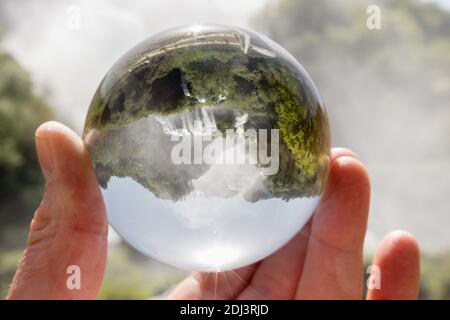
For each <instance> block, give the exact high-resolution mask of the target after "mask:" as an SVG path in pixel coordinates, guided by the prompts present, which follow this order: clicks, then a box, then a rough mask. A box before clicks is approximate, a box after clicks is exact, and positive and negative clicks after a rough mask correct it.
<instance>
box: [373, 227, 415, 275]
mask: <svg viewBox="0 0 450 320" xmlns="http://www.w3.org/2000/svg"><path fill="white" fill-rule="evenodd" d="M375 259H376V260H378V262H380V263H384V264H386V265H387V266H388V267H389V268H395V269H396V270H400V269H402V268H405V269H408V271H411V270H412V269H411V267H412V266H414V267H417V270H416V268H414V271H417V273H418V267H419V261H420V248H419V244H418V242H417V240H416V238H415V237H414V236H413V235H412V234H411V233H409V232H406V231H403V230H395V231H392V232H390V233H388V234H387V235H386V236H385V237H384V238H383V240H382V241H381V243H380V246H379V248H378V250H377V252H376V255H375ZM375 262H376V261H375ZM411 274H413V273H411Z"/></svg>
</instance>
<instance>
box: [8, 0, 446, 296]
mask: <svg viewBox="0 0 450 320" xmlns="http://www.w3.org/2000/svg"><path fill="white" fill-rule="evenodd" d="M369 5H377V6H378V7H379V8H380V10H381V11H380V13H381V29H374V30H370V28H368V27H367V24H366V22H367V19H368V18H369V16H370V15H369V14H368V13H367V11H366V10H367V8H368V6H369ZM200 22H214V23H222V24H231V25H237V26H241V27H244V28H250V29H253V30H256V31H259V32H261V33H263V34H265V35H267V36H269V37H270V38H272V39H274V40H275V41H277V42H278V43H280V44H281V45H282V46H284V47H285V48H286V49H288V51H290V52H291V53H292V54H293V55H294V56H295V57H296V58H297V59H298V60H299V61H300V63H301V64H302V65H303V66H304V67H305V68H306V70H308V72H309V73H310V75H311V76H312V78H313V80H314V81H315V83H316V85H317V86H318V88H319V90H320V92H321V94H322V97H323V99H324V101H325V104H326V105H327V110H328V113H329V118H330V122H331V127H332V138H333V146H342V147H348V148H350V149H352V150H354V151H355V152H356V153H357V154H358V155H359V156H360V158H361V159H362V161H363V162H364V163H365V164H366V165H367V167H368V170H369V173H370V176H371V179H372V202H371V209H370V210H371V214H370V221H369V229H368V232H367V237H366V242H365V246H366V254H367V261H370V256H371V255H372V254H373V252H374V249H375V247H376V246H377V244H378V242H379V241H380V240H381V238H382V237H383V235H384V234H385V233H387V232H389V231H391V230H393V229H397V228H401V229H404V230H407V231H409V232H412V233H413V234H414V235H415V236H416V237H417V238H418V240H419V243H420V245H421V249H422V285H421V292H420V298H422V299H450V0H434V1H432V0H428V1H424V0H380V1H375V0H370V1H366V0H246V1H242V0H209V1H206V0H152V1H145V0H132V1H126V2H124V1H119V0H110V1H107V0H97V1H88V0H84V1H83V0H63V1H61V0H34V1H33V0H23V1H13V0H0V297H1V298H4V297H5V295H6V292H7V289H8V285H9V283H10V281H11V279H12V276H13V275H14V272H15V268H16V266H17V263H18V259H19V257H20V254H21V252H22V250H23V248H24V246H25V244H26V236H27V230H28V226H29V223H30V221H31V218H32V216H33V213H34V210H35V208H36V207H37V206H38V204H39V202H40V197H41V194H42V187H43V179H42V177H41V174H40V170H39V166H38V164H37V159H36V155H35V149H34V130H35V129H36V128H37V126H38V125H39V124H40V123H42V122H43V121H46V120H49V119H54V120H58V121H61V122H64V123H65V124H67V125H68V126H70V127H72V128H73V129H74V130H76V131H77V132H78V133H81V131H82V128H83V122H84V117H85V114H86V112H87V108H88V106H89V103H90V99H91V98H92V96H93V94H94V91H95V89H96V87H97V85H98V84H99V83H100V81H101V79H102V77H103V76H104V74H105V73H106V71H107V70H108V68H109V67H110V66H111V65H112V64H113V63H114V62H115V61H116V60H117V59H118V58H119V57H120V56H121V55H122V54H123V53H125V52H126V51H127V50H128V49H130V48H131V47H133V46H134V45H135V44H137V43H139V42H140V41H142V40H143V39H145V38H147V37H148V36H150V35H152V34H154V33H156V32H159V31H162V30H164V29H166V28H170V27H173V26H177V25H184V24H194V23H200ZM109 246H110V248H109V253H108V255H109V257H108V263H107V271H106V276H105V281H104V283H103V286H102V289H101V293H100V297H99V298H103V299H118V298H123V299H134V298H141V299H145V298H149V297H154V296H157V295H160V294H162V293H164V292H165V291H166V290H167V289H168V288H170V287H171V286H173V285H174V284H175V283H177V282H178V281H179V280H180V279H181V278H182V277H183V276H184V275H185V272H183V271H180V270H177V269H174V268H171V267H168V266H166V265H162V264H160V263H158V262H155V261H153V260H151V259H149V258H147V257H144V256H142V255H140V254H139V253H137V252H136V251H134V250H133V249H132V248H130V247H129V246H127V245H126V244H125V243H123V242H122V241H121V239H120V238H119V237H118V236H117V235H116V234H115V233H114V232H110V238H109ZM366 276H367V275H366Z"/></svg>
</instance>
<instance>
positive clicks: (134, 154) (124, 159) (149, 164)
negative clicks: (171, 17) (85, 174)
mask: <svg viewBox="0 0 450 320" xmlns="http://www.w3.org/2000/svg"><path fill="white" fill-rule="evenodd" d="M83 137H84V141H85V144H86V146H87V149H88V152H89V154H90V157H91V160H92V162H93V167H94V169H95V172H96V175H97V179H98V182H99V184H100V186H101V190H102V193H103V196H104V199H105V203H106V207H107V212H108V219H109V222H110V223H111V225H112V226H113V228H114V229H115V230H116V231H117V232H118V233H119V234H120V235H121V236H122V237H123V238H124V239H125V240H126V241H127V242H128V243H129V244H131V245H132V246H133V247H135V248H136V249H138V250H140V251H141V252H143V253H145V254H147V255H149V256H151V257H154V258H156V259H158V260H160V261H162V262H165V263H168V264H170V265H173V266H176V267H179V268H182V269H187V270H197V271H217V270H228V269H234V268H238V267H242V266H245V265H248V264H251V263H253V262H256V261H258V260H260V259H262V258H264V257H266V256H268V255H270V254H271V253H273V252H275V251H276V250H277V249H279V248H280V247H282V246H283V244H285V243H286V242H288V241H289V240H290V239H291V238H292V237H293V236H294V235H295V234H296V233H297V232H298V231H299V230H300V229H301V228H302V227H303V225H304V224H305V223H306V222H307V220H308V219H309V218H310V216H311V214H312V212H313V211H314V209H315V207H316V205H317V204H318V202H319V200H320V197H321V195H322V193H323V190H324V187H325V184H326V180H327V174H328V167H329V148H330V134H329V126H328V120H327V116H326V112H325V109H324V106H323V103H322V100H321V98H320V96H319V93H318V91H317V89H316V87H315V85H314V83H313V82H312V80H311V79H310V77H309V76H308V74H307V73H306V71H305V70H304V69H303V67H302V66H301V65H300V64H299V63H298V62H297V61H296V60H295V59H294V58H293V57H292V56H291V55H290V54H289V53H288V52H287V51H286V50H284V49H283V48H281V47H280V46H279V45H277V44H276V43H274V42H273V41H271V40H270V39H268V38H266V37H264V36H262V35H260V34H258V33H255V32H251V31H247V30H244V29H241V28H235V27H228V26H218V25H200V26H192V27H186V28H177V29H172V30H169V31H166V32H163V33H160V34H158V35H156V36H153V37H150V38H149V39H147V40H145V41H144V42H142V43H141V44H139V45H138V46H136V47H135V48H133V49H131V50H130V51H129V52H128V53H127V54H125V55H124V56H123V57H121V58H120V59H119V61H117V62H116V63H115V64H114V66H113V67H112V68H111V69H110V70H109V71H108V73H107V74H106V76H105V77H104V79H103V80H102V82H101V83H100V85H99V87H98V89H97V91H96V93H95V96H94V98H93V99H92V102H91V105H90V108H89V112H88V114H87V118H86V123H85V129H84V135H83Z"/></svg>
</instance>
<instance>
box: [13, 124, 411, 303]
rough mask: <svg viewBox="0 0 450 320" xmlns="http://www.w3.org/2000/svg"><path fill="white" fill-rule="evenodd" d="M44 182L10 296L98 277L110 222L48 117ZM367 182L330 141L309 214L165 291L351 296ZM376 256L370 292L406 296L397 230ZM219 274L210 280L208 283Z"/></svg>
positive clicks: (90, 283) (78, 157)
mask: <svg viewBox="0 0 450 320" xmlns="http://www.w3.org/2000/svg"><path fill="white" fill-rule="evenodd" d="M36 148H37V152H38V157H39V162H40V164H41V168H42V172H43V175H44V177H45V179H46V186H45V191H44V196H43V201H42V202H41V204H40V206H39V208H38V209H37V210H36V213H35V216H34V218H33V221H32V223H31V226H30V233H29V237H28V246H27V248H26V249H25V251H24V253H23V256H22V259H21V260H20V263H19V267H18V269H17V272H16V275H15V277H14V279H13V282H12V284H11V288H10V291H9V294H8V298H9V299H94V298H96V296H97V293H98V291H99V288H100V285H101V281H102V278H103V273H104V268H105V261H106V250H107V232H108V222H107V218H106V213H105V206H104V203H103V199H102V196H101V192H100V189H99V187H98V183H97V180H96V178H95V173H94V171H93V169H92V166H91V163H90V160H89V156H88V154H87V151H86V149H85V147H84V144H83V142H82V140H81V139H80V138H79V137H78V136H77V135H76V134H75V133H74V132H73V131H72V130H70V129H68V128H67V127H65V126H63V125H62V124H59V123H56V122H48V123H45V124H43V125H42V126H40V127H39V128H38V130H37V131H36ZM369 197H370V187H369V179H368V176H367V173H366V171H365V169H364V167H363V165H362V164H361V162H360V161H359V160H357V158H356V156H355V155H354V154H353V153H352V152H351V151H348V150H345V149H333V150H332V157H331V169H330V179H329V183H328V186H327V190H326V192H325V195H324V197H323V200H322V202H321V205H320V206H319V208H318V209H317V210H316V212H315V214H314V216H313V218H312V219H311V221H310V222H309V223H308V224H307V226H305V227H304V228H303V230H302V231H301V232H300V233H299V234H298V235H297V236H296V237H295V238H294V239H292V240H291V241H290V242H289V243H288V244H286V245H285V246H284V247H283V248H281V249H280V250H279V251H277V252H276V253H274V254H272V255H271V256H269V257H267V258H266V259H264V260H262V261H261V262H259V263H256V264H254V265H252V266H248V267H244V268H241V269H238V270H234V271H227V272H221V273H218V274H217V275H215V274H208V273H194V274H193V275H192V276H190V277H188V278H187V279H186V280H184V281H183V282H182V283H181V284H180V285H179V286H178V287H177V288H176V289H175V290H174V291H173V292H172V293H171V294H170V296H169V297H170V298H173V299H208V298H209V299H213V298H218V299H233V298H240V299H263V298H264V299H294V298H295V299H348V298H350V299H359V298H361V290H362V282H363V277H362V267H363V265H362V262H363V255H362V248H363V240H364V236H365V231H366V225H367V214H368V208H369ZM374 264H375V265H377V266H379V267H380V269H381V289H376V290H370V291H369V292H368V298H369V299H385V298H393V299H413V298H416V296H417V292H418V287H419V250H418V246H417V243H416V241H415V239H414V238H413V237H412V236H410V235H409V234H407V233H404V232H394V233H391V234H389V235H388V236H386V237H385V238H384V240H383V241H382V243H381V245H380V247H379V248H378V250H377V252H376V255H375V258H374ZM69 265H76V266H78V267H79V268H80V270H81V271H82V285H81V289H79V290H70V289H68V288H67V286H66V281H67V277H68V274H67V273H66V269H67V267H68V266H69ZM216 280H217V281H216Z"/></svg>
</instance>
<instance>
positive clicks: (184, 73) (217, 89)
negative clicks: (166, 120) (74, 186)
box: [85, 30, 329, 201]
mask: <svg viewBox="0 0 450 320" xmlns="http://www.w3.org/2000/svg"><path fill="white" fill-rule="evenodd" d="M205 34H206V35H207V36H208V37H209V38H214V39H216V40H215V41H216V42H215V43H214V44H206V43H202V44H201V45H198V43H196V42H195V41H197V40H196V39H194V38H190V37H186V39H183V44H184V46H183V47H177V42H180V39H178V38H175V39H174V41H173V43H168V42H167V40H166V41H165V45H166V50H160V49H156V50H159V51H156V53H155V51H145V50H144V51H143V52H142V53H141V56H139V55H137V54H134V55H131V57H130V55H129V56H127V57H126V58H125V60H126V59H129V60H130V61H128V60H126V61H119V63H118V65H119V66H121V68H122V69H120V68H118V67H115V68H113V70H112V71H111V72H110V73H109V74H108V75H107V76H106V78H105V79H104V81H103V82H102V84H101V85H100V87H99V89H98V90H97V93H96V96H95V97H94V99H93V102H92V104H91V107H90V111H89V114H88V118H87V123H86V128H85V135H89V133H90V132H95V138H92V139H91V138H89V139H88V143H87V145H88V148H89V151H90V154H91V158H92V159H93V161H94V163H95V166H96V172H97V177H98V179H99V181H100V183H101V184H102V186H103V187H106V186H107V183H108V181H109V178H110V177H111V176H118V177H127V176H128V177H132V178H133V179H134V180H136V181H137V182H139V183H140V184H141V185H143V186H144V187H146V188H148V189H149V190H151V191H152V192H153V193H154V194H155V195H156V196H158V197H160V198H164V199H173V200H178V199H180V198H182V197H183V196H184V195H186V194H188V193H189V192H190V191H191V190H192V182H191V181H192V179H197V178H199V176H200V175H201V174H203V173H204V172H205V171H206V170H207V167H205V166H203V167H201V168H200V169H199V170H196V171H195V172H192V173H190V172H189V171H188V169H187V168H184V169H182V170H183V173H184V174H180V173H181V170H180V169H179V168H178V167H177V166H176V165H172V166H171V167H170V169H168V170H164V169H162V168H161V167H158V166H156V165H155V164H154V163H149V161H148V159H145V157H139V154H140V153H142V151H143V150H142V149H144V150H145V148H146V147H145V145H146V142H148V141H149V140H151V141H153V143H155V140H158V143H159V145H160V146H161V148H162V149H163V150H161V152H159V154H161V153H163V152H166V153H167V157H166V158H167V161H166V162H170V158H169V157H168V155H169V154H170V149H167V150H164V149H165V148H164V145H165V144H170V141H169V138H168V137H163V136H161V133H160V132H162V129H161V128H160V125H159V124H158V123H153V122H151V121H150V120H148V122H147V125H151V126H155V127H157V128H154V129H153V130H152V129H146V128H142V127H145V126H142V125H141V124H139V123H138V122H139V121H140V120H142V119H145V118H147V117H148V116H152V117H154V116H157V117H169V116H173V115H175V114H178V115H179V114H181V113H183V112H185V111H189V112H194V110H195V108H196V107H197V108H198V107H203V106H208V107H213V109H212V112H213V116H214V120H215V123H217V126H218V128H220V129H229V128H233V126H234V122H235V119H236V116H237V115H240V114H244V113H245V114H247V115H248V120H247V123H246V124H245V128H246V129H248V128H251V129H256V130H258V129H272V128H278V129H279V130H280V137H281V148H280V149H281V154H280V158H281V159H280V162H282V163H283V165H282V166H281V170H280V171H279V173H278V174H276V175H274V176H270V177H268V178H267V179H266V182H265V183H266V188H267V190H268V191H269V192H270V194H271V195H272V196H274V197H280V198H283V199H286V200H288V199H290V198H295V197H300V196H312V195H317V194H319V193H320V192H321V190H322V189H323V183H324V181H325V175H326V173H327V166H328V162H327V155H328V149H329V131H328V130H329V129H328V123H327V119H326V114H325V112H324V111H323V109H322V106H320V103H319V101H318V97H316V96H315V95H314V92H313V90H312V88H309V87H307V86H306V84H305V82H306V80H305V75H304V74H303V73H302V71H300V70H299V69H298V68H297V66H295V65H293V64H292V63H291V62H289V61H288V60H285V59H284V58H283V57H282V56H280V57H276V58H274V57H271V56H266V55H264V54H262V53H260V52H259V51H258V50H256V49H252V48H251V49H249V51H248V52H247V53H244V52H243V50H242V48H241V47H240V46H239V44H238V42H237V40H236V37H237V36H236V34H235V33H234V32H231V31H229V30H226V31H222V32H220V33H218V34H217V35H215V34H214V33H205ZM224 39H225V40H224ZM250 39H251V40H250V43H252V45H263V46H264V44H260V43H259V40H257V39H256V37H255V39H254V38H252V37H251V38H250ZM217 41H219V42H220V43H219V44H218V43H217ZM252 41H254V42H252ZM186 43H189V46H187V45H186ZM145 46H150V47H151V48H154V47H155V44H153V43H148V44H146V45H144V46H141V47H140V48H141V50H142V47H145ZM167 48H170V49H167ZM264 49H265V50H267V51H269V50H271V48H264ZM153 50H155V49H153ZM280 54H281V53H279V52H277V55H280ZM281 55H282V54H281ZM148 56H151V58H147V57H148ZM136 61H137V62H136ZM105 83H107V84H108V89H109V90H106V89H105ZM133 126H138V127H140V128H141V130H144V132H139V131H137V130H134V129H133V128H132V127H133ZM93 129H94V130H93ZM158 130H159V131H160V132H155V131H158ZM130 131H133V135H130V134H129V133H130ZM222 133H224V132H222ZM91 135H92V134H91ZM130 137H131V138H130ZM163 156H164V155H163ZM155 161H156V160H155ZM150 162H151V161H150ZM165 166H167V165H165ZM174 172H175V173H177V174H176V175H173V174H172V173H174ZM258 197H267V195H262V194H260V195H256V194H253V195H249V199H248V200H250V201H257V200H258V199H259V198H258Z"/></svg>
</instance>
